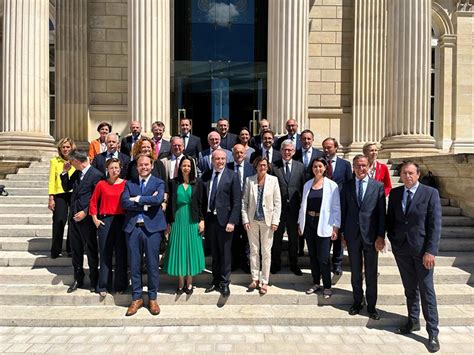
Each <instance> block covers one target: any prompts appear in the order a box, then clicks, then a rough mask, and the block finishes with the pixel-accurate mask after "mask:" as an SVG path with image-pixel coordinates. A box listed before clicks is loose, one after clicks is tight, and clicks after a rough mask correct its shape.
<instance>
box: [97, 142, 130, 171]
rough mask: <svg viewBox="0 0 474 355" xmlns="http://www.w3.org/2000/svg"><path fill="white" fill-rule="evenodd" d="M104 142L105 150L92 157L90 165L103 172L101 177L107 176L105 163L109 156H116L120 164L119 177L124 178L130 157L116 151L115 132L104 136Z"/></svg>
mask: <svg viewBox="0 0 474 355" xmlns="http://www.w3.org/2000/svg"><path fill="white" fill-rule="evenodd" d="M105 143H106V144H107V151H105V152H103V153H100V154H98V155H96V156H95V157H94V160H93V161H92V166H93V167H94V168H96V169H97V170H99V171H100V172H101V173H102V174H103V178H104V179H105V178H106V177H107V169H106V167H105V163H106V162H107V160H109V159H110V158H117V159H118V160H120V163H121V164H122V168H121V170H120V178H121V179H125V177H126V176H127V171H128V164H130V157H129V156H128V155H125V154H123V153H121V152H119V151H118V143H119V139H118V136H117V135H116V134H115V133H109V134H107V136H106V137H105Z"/></svg>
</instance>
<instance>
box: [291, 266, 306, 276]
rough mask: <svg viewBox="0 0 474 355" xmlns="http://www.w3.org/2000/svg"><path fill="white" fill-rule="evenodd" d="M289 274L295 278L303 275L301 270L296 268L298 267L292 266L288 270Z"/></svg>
mask: <svg viewBox="0 0 474 355" xmlns="http://www.w3.org/2000/svg"><path fill="white" fill-rule="evenodd" d="M290 270H291V272H292V273H293V274H295V275H296V276H301V275H303V272H302V271H301V269H300V268H299V267H298V266H294V267H292V268H290Z"/></svg>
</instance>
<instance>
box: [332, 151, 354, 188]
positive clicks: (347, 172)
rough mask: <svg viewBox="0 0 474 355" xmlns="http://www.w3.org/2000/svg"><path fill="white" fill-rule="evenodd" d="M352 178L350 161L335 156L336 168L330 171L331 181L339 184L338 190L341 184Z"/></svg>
mask: <svg viewBox="0 0 474 355" xmlns="http://www.w3.org/2000/svg"><path fill="white" fill-rule="evenodd" d="M350 179H352V167H351V163H349V162H348V161H347V160H344V159H341V158H339V157H336V170H334V171H333V172H332V181H334V182H335V183H336V184H338V185H339V190H340V189H342V184H344V183H345V182H346V181H349V180H350Z"/></svg>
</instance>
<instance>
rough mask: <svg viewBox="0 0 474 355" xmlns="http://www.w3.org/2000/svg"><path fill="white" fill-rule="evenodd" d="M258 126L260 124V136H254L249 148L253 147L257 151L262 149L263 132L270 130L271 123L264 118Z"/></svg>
mask: <svg viewBox="0 0 474 355" xmlns="http://www.w3.org/2000/svg"><path fill="white" fill-rule="evenodd" d="M258 124H259V130H258V134H257V135H255V136H253V137H252V138H251V139H250V142H249V146H251V147H252V148H253V149H255V150H257V149H262V134H263V132H265V131H267V130H269V129H270V122H269V121H268V120H267V119H266V118H262V119H261V120H260V121H259V122H258Z"/></svg>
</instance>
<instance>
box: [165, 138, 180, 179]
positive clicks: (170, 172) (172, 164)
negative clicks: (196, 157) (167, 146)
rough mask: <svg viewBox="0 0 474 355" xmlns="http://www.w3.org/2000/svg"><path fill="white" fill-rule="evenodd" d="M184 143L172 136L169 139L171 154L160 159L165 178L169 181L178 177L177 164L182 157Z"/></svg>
mask: <svg viewBox="0 0 474 355" xmlns="http://www.w3.org/2000/svg"><path fill="white" fill-rule="evenodd" d="M183 152H184V143H183V138H181V137H178V136H174V137H173V138H171V154H170V155H169V156H168V157H166V158H164V159H161V162H162V163H163V165H164V166H165V170H166V176H167V178H168V179H169V180H171V179H174V178H176V177H178V170H179V164H180V162H181V159H182V158H183V157H184V154H183Z"/></svg>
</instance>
